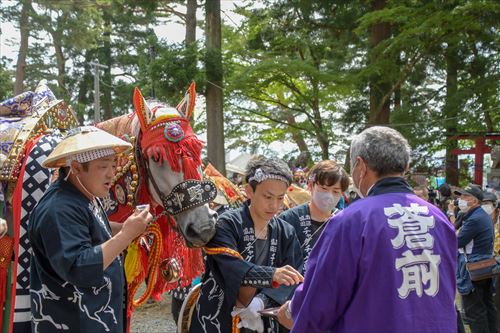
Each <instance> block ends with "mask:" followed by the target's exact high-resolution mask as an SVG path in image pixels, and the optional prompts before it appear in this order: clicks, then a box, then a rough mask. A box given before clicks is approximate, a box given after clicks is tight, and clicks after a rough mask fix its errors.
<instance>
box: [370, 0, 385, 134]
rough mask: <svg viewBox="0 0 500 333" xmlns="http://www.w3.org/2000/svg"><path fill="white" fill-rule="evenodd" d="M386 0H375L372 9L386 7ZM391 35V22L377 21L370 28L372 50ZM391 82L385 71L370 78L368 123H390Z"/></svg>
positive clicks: (373, 60)
mask: <svg viewBox="0 0 500 333" xmlns="http://www.w3.org/2000/svg"><path fill="white" fill-rule="evenodd" d="M385 7H386V0H373V2H372V11H377V10H381V9H384V8H385ZM390 36H391V26H390V24H389V23H383V22H382V23H377V24H374V25H373V26H372V27H371V29H370V47H371V48H372V50H373V49H374V48H375V47H376V46H377V45H378V44H380V43H381V42H382V41H384V40H385V39H387V38H389V37H390ZM375 58H376V55H375V54H372V55H371V56H370V59H369V61H370V63H374V62H375V61H376V59H375ZM390 89H391V83H390V82H389V81H388V80H387V79H384V73H381V74H378V75H374V76H372V78H371V79H370V114H369V116H368V124H370V125H374V124H388V123H389V117H390V113H391V108H390V105H391V101H390V99H389V98H387V99H386V100H385V101H384V96H385V95H386V94H387V93H388V92H389V91H390Z"/></svg>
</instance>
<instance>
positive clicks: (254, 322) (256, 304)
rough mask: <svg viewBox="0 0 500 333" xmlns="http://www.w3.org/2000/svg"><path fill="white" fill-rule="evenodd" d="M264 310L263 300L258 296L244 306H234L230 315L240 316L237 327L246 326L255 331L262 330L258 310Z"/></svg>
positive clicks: (262, 325)
mask: <svg viewBox="0 0 500 333" xmlns="http://www.w3.org/2000/svg"><path fill="white" fill-rule="evenodd" d="M262 310H264V302H263V301H262V299H260V298H259V297H254V298H253V299H252V302H250V304H249V305H248V306H247V307H246V308H234V309H233V311H232V312H231V316H233V317H236V316H238V315H239V316H240V319H241V321H240V322H239V323H238V328H242V327H246V328H248V329H250V330H253V331H257V332H260V333H261V332H264V322H263V321H262V318H261V317H260V313H259V311H262Z"/></svg>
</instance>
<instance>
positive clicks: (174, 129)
mask: <svg viewBox="0 0 500 333" xmlns="http://www.w3.org/2000/svg"><path fill="white" fill-rule="evenodd" d="M164 134H165V138H166V139H167V140H168V141H171V142H179V141H181V140H182V139H184V130H183V129H182V127H181V126H180V125H179V124H176V123H167V124H166V125H165V130H164Z"/></svg>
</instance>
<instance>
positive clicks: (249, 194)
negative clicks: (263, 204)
mask: <svg viewBox="0 0 500 333" xmlns="http://www.w3.org/2000/svg"><path fill="white" fill-rule="evenodd" d="M245 193H246V194H247V198H248V199H252V197H253V195H254V192H253V189H252V186H250V184H248V183H247V184H245Z"/></svg>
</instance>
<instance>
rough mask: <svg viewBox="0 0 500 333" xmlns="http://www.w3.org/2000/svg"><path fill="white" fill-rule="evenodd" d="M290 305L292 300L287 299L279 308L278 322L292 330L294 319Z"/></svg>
mask: <svg viewBox="0 0 500 333" xmlns="http://www.w3.org/2000/svg"><path fill="white" fill-rule="evenodd" d="M289 306H290V301H287V302H286V303H285V304H283V305H282V306H281V307H280V309H279V310H278V322H279V323H280V324H281V325H283V326H284V327H286V328H287V329H289V330H290V329H292V326H293V319H292V313H291V311H290V307H289Z"/></svg>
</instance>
